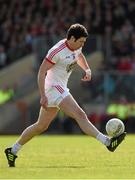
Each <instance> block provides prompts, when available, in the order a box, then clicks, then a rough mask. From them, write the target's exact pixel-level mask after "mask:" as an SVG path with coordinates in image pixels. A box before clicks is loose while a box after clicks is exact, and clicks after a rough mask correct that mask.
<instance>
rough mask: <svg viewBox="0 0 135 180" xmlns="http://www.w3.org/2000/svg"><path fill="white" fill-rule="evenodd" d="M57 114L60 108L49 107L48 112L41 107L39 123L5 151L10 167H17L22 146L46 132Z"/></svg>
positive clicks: (28, 129)
mask: <svg viewBox="0 0 135 180" xmlns="http://www.w3.org/2000/svg"><path fill="white" fill-rule="evenodd" d="M57 112H58V108H56V107H48V108H47V109H46V110H45V109H43V108H42V107H41V109H40V113H39V117H38V120H37V122H36V123H34V124H33V125H31V126H29V127H27V128H26V129H25V130H24V131H23V133H22V134H21V136H20V137H19V139H18V140H17V142H16V143H15V144H14V145H13V146H12V147H11V148H7V149H5V154H6V157H7V160H8V164H9V167H14V166H15V159H16V158H17V156H16V154H17V152H18V151H19V150H20V149H21V147H22V145H24V144H25V143H27V142H28V141H29V140H31V139H32V138H33V137H34V136H36V135H38V134H41V133H42V132H43V131H45V130H46V129H47V128H48V126H49V124H50V123H51V122H52V120H53V119H54V118H55V116H56V114H57Z"/></svg>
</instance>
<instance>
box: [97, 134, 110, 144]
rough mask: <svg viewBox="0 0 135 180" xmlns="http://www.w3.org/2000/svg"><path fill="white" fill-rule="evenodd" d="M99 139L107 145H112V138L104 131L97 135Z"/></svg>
mask: <svg viewBox="0 0 135 180" xmlns="http://www.w3.org/2000/svg"><path fill="white" fill-rule="evenodd" d="M96 138H97V140H99V141H100V142H101V143H102V144H104V145H106V146H109V145H110V138H109V137H107V136H105V135H104V134H102V133H99V134H98V135H97V137H96Z"/></svg>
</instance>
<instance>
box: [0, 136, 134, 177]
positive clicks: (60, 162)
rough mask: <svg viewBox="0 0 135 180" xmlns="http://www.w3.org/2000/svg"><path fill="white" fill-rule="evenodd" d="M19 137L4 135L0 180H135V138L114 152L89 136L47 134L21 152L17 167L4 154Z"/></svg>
mask: <svg viewBox="0 0 135 180" xmlns="http://www.w3.org/2000/svg"><path fill="white" fill-rule="evenodd" d="M16 139H17V136H0V179H126V180H127V179H135V152H134V151H135V143H134V139H135V136H134V135H128V136H127V137H126V139H125V141H124V142H123V143H122V144H121V145H120V146H119V147H118V149H117V150H116V151H115V152H114V153H112V152H109V151H108V150H107V149H106V147H105V146H104V145H102V144H101V143H100V142H98V141H97V140H95V139H94V138H90V137H88V136H85V135H82V136H62V135H61V136H54V135H47V136H46V135H43V136H38V137H36V138H34V139H33V140H32V141H30V142H29V143H28V144H26V145H25V146H24V147H23V148H22V150H21V151H20V152H19V154H18V156H19V158H18V159H17V160H16V167H15V168H8V166H7V161H6V158H5V155H4V153H3V151H4V149H5V148H6V147H7V146H10V145H12V143H14V142H15V141H16Z"/></svg>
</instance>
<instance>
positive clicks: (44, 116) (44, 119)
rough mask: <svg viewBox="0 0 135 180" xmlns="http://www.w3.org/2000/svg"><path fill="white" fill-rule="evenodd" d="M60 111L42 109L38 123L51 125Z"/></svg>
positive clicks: (49, 108) (51, 108) (53, 108)
mask: <svg viewBox="0 0 135 180" xmlns="http://www.w3.org/2000/svg"><path fill="white" fill-rule="evenodd" d="M58 111H59V109H58V108H57V107H48V108H46V109H44V108H43V107H41V108H40V112H39V117H38V121H37V123H38V124H42V125H49V124H50V123H51V121H52V120H53V119H54V118H55V117H56V115H57V112H58Z"/></svg>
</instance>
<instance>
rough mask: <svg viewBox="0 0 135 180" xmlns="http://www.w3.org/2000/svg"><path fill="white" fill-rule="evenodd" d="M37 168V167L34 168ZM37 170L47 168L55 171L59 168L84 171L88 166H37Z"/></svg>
mask: <svg viewBox="0 0 135 180" xmlns="http://www.w3.org/2000/svg"><path fill="white" fill-rule="evenodd" d="M34 167H35V166H34ZM35 168H46V169H55V168H59V169H65V168H67V169H68V168H73V169H76V168H79V169H83V168H86V166H77V165H76V166H75V165H69V166H68V165H67V166H64V165H62V166H51V165H50V166H36V167H35Z"/></svg>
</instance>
